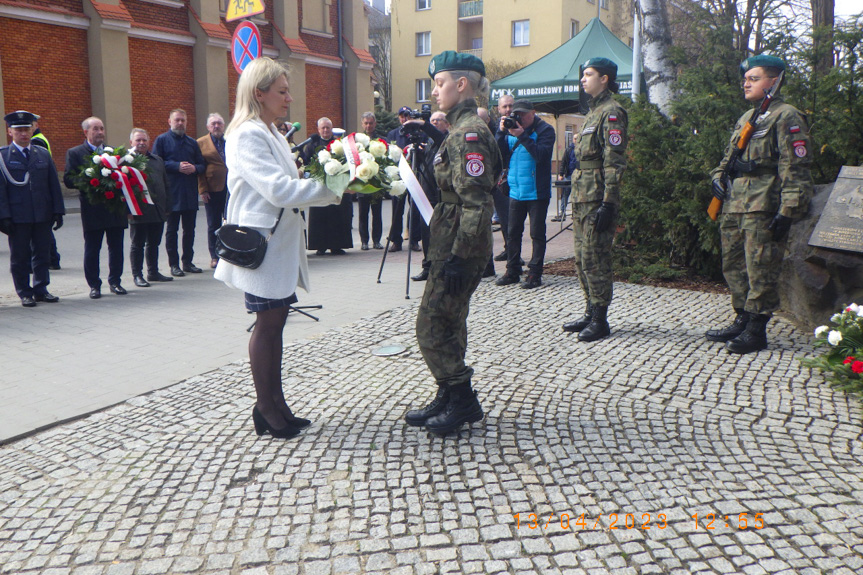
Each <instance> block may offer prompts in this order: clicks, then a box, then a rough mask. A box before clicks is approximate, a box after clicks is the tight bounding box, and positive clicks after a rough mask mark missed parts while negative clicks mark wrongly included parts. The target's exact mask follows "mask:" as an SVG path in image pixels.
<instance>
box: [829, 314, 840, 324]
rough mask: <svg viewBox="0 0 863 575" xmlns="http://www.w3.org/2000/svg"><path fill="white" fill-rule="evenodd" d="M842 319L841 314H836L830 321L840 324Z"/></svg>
mask: <svg viewBox="0 0 863 575" xmlns="http://www.w3.org/2000/svg"><path fill="white" fill-rule="evenodd" d="M840 319H842V314H841V313H834V314H833V315H831V316H830V321H832V322H833V323H839V320H840Z"/></svg>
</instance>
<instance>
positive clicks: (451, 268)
mask: <svg viewBox="0 0 863 575" xmlns="http://www.w3.org/2000/svg"><path fill="white" fill-rule="evenodd" d="M442 275H443V281H444V293H445V294H446V295H458V294H460V293H461V292H463V291H464V288H465V287H466V286H467V276H468V269H467V262H466V261H465V260H463V259H462V258H460V257H458V256H450V257H449V259H448V260H447V261H445V262H444V264H443V273H442Z"/></svg>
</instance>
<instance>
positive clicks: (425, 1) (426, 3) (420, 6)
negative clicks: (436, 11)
mask: <svg viewBox="0 0 863 575" xmlns="http://www.w3.org/2000/svg"><path fill="white" fill-rule="evenodd" d="M417 10H431V0H417Z"/></svg>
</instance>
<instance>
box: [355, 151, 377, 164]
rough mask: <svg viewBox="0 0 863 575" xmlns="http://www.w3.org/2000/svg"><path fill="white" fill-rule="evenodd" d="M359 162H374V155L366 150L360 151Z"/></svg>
mask: <svg viewBox="0 0 863 575" xmlns="http://www.w3.org/2000/svg"><path fill="white" fill-rule="evenodd" d="M359 155H360V163H361V164H366V163H368V162H374V161H375V157H374V156H373V155H371V154H370V153H368V152H360V154H359Z"/></svg>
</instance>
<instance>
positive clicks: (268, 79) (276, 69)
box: [225, 57, 289, 134]
mask: <svg viewBox="0 0 863 575" xmlns="http://www.w3.org/2000/svg"><path fill="white" fill-rule="evenodd" d="M282 76H284V77H285V78H288V77H289V74H288V69H287V68H286V67H285V66H284V64H282V63H281V62H276V61H275V60H273V59H272V58H267V57H261V58H255V59H254V60H252V61H251V62H249V64H248V66H246V68H245V69H244V70H243V73H242V74H241V75H240V81H239V82H238V83H237V102H236V105H235V107H234V117H233V118H231V123H230V124H229V125H228V128H227V129H226V130H225V134H230V133H231V132H232V131H233V130H235V129H237V128H238V127H239V126H240V125H241V124H242V123H244V122H247V121H248V120H254V119H257V118H260V117H261V103H260V102H258V100H257V98H255V90H260V91H262V92H266V91H267V90H269V89H270V86H272V85H273V83H274V82H275V81H276V80H278V79H279V78H281V77H282Z"/></svg>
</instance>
